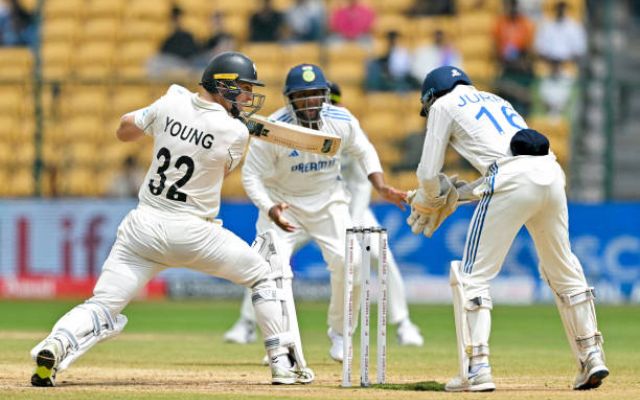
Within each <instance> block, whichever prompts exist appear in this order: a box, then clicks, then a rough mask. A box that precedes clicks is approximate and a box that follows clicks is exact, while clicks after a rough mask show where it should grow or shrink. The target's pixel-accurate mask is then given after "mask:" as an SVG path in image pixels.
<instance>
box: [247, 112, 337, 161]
mask: <svg viewBox="0 0 640 400" xmlns="http://www.w3.org/2000/svg"><path fill="white" fill-rule="evenodd" d="M246 125H247V128H249V134H250V135H251V136H253V137H254V138H256V139H259V140H264V141H266V142H270V143H274V144H278V145H281V146H285V147H290V148H292V149H296V150H300V151H306V152H309V153H316V154H321V155H325V156H334V155H335V154H336V153H337V152H338V149H339V148H340V142H341V141H342V139H341V138H340V137H339V136H337V135H333V134H331V133H325V132H320V131H317V130H315V129H309V128H305V127H303V126H299V125H294V124H289V123H286V122H282V121H276V120H274V119H271V118H267V117H263V116H262V115H255V114H254V115H252V116H251V117H249V120H248V121H247V122H246Z"/></svg>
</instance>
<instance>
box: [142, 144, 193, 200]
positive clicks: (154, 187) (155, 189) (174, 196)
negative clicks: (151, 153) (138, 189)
mask: <svg viewBox="0 0 640 400" xmlns="http://www.w3.org/2000/svg"><path fill="white" fill-rule="evenodd" d="M156 158H157V159H158V161H160V159H161V158H162V164H160V166H159V167H158V170H157V171H156V174H158V175H159V176H160V180H159V181H158V182H157V184H156V181H155V179H150V180H149V190H150V191H151V193H152V194H153V195H155V196H160V195H161V194H162V192H163V191H164V187H165V182H166V180H167V176H166V175H165V172H166V171H167V169H169V167H170V166H171V152H170V151H169V149H167V148H166V147H163V148H161V149H160V150H159V151H158V154H157V155H156ZM183 166H186V167H187V169H186V171H185V174H184V175H183V176H182V178H180V179H178V180H177V181H176V183H174V184H173V185H171V186H170V187H169V190H167V199H169V200H173V201H181V202H183V203H185V202H186V201H187V194H186V193H184V192H181V191H179V190H178V189H180V188H181V187H182V186H184V185H185V184H186V183H187V182H188V181H189V179H191V176H192V175H193V169H194V164H193V159H191V157H189V156H180V157H178V159H177V160H176V163H175V167H176V169H177V170H180V169H181V168H182V167H183Z"/></svg>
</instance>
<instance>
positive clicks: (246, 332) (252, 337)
mask: <svg viewBox="0 0 640 400" xmlns="http://www.w3.org/2000/svg"><path fill="white" fill-rule="evenodd" d="M256 340H258V333H257V332H256V323H255V322H254V321H251V320H248V319H246V318H242V317H240V319H239V320H238V321H236V323H235V324H234V325H233V326H232V327H231V329H229V330H228V331H227V332H226V333H225V334H224V341H225V342H230V343H238V344H247V343H253V342H255V341H256Z"/></svg>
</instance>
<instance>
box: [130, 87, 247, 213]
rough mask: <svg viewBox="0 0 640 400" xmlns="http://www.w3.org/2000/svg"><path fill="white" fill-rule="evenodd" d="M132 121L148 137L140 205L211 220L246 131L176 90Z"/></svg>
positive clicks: (214, 108) (208, 105)
mask: <svg viewBox="0 0 640 400" xmlns="http://www.w3.org/2000/svg"><path fill="white" fill-rule="evenodd" d="M134 115H135V124H136V125H137V126H138V127H139V128H140V129H142V130H144V132H145V133H146V134H148V135H150V136H152V137H153V159H152V162H151V166H150V167H149V171H148V172H147V175H146V177H145V181H144V182H143V184H142V186H141V187H140V191H139V192H138V198H139V199H140V204H141V205H146V206H149V207H152V208H154V209H156V210H161V211H169V212H172V213H188V214H195V215H197V216H200V217H202V218H215V217H216V216H217V215H218V212H219V210H220V190H221V188H222V181H223V179H224V175H225V170H226V171H230V170H232V169H233V168H235V167H236V166H238V164H239V163H240V160H241V159H242V155H243V152H244V149H245V146H246V144H247V141H248V140H249V131H248V130H247V127H246V126H245V125H244V124H243V123H242V122H240V121H239V120H237V119H235V118H232V117H231V116H230V115H229V114H228V113H227V111H226V110H225V109H224V108H223V107H222V106H221V105H220V104H218V103H211V102H208V101H205V100H203V99H202V98H200V97H199V96H198V94H196V93H192V92H190V91H189V90H187V89H185V88H183V87H182V86H178V85H172V86H171V87H170V88H169V90H168V91H167V93H166V94H165V95H164V96H162V97H161V98H160V99H158V100H157V101H156V102H155V103H153V104H151V105H150V106H148V107H146V108H143V109H141V110H138V111H135V113H134Z"/></svg>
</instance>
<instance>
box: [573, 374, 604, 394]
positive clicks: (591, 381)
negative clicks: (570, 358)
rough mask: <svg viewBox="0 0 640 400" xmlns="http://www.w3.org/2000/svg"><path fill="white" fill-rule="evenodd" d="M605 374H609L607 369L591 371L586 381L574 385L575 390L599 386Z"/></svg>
mask: <svg viewBox="0 0 640 400" xmlns="http://www.w3.org/2000/svg"><path fill="white" fill-rule="evenodd" d="M607 376H609V370H607V369H601V370H600V371H596V372H594V373H592V374H591V375H589V378H588V379H587V381H586V382H585V383H583V384H582V385H580V386H578V387H576V388H575V389H576V390H590V389H595V388H597V387H600V385H602V381H603V380H604V378H606V377H607Z"/></svg>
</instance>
